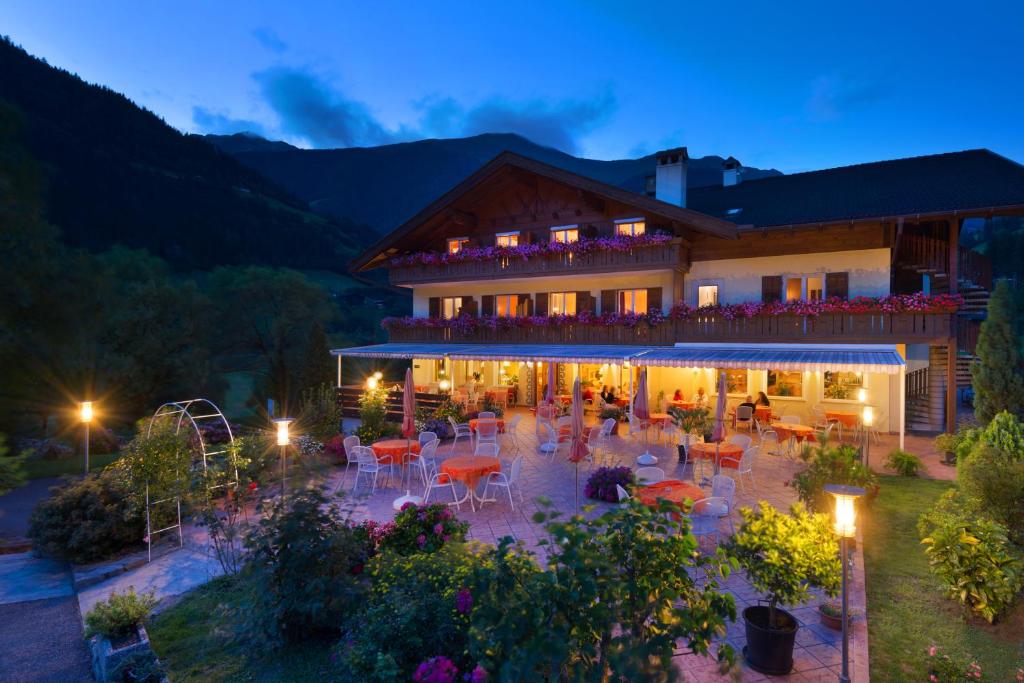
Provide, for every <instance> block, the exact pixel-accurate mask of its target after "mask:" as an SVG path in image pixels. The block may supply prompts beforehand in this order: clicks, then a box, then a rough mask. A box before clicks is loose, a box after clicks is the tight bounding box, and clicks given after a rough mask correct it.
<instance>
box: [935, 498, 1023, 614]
mask: <svg viewBox="0 0 1024 683" xmlns="http://www.w3.org/2000/svg"><path fill="white" fill-rule="evenodd" d="M965 507H966V506H965V505H964V501H963V498H962V497H961V496H960V495H958V494H957V493H956V492H952V491H951V492H950V493H949V494H947V495H946V496H944V497H943V498H942V499H941V500H940V501H939V503H938V504H937V505H936V506H935V508H934V509H933V510H931V511H930V512H928V513H925V514H924V515H922V516H921V519H920V520H919V521H918V531H919V533H920V535H921V537H922V538H921V543H923V544H924V545H925V546H926V548H925V554H926V555H927V556H928V564H929V565H930V566H931V570H932V573H933V574H935V575H936V577H938V579H939V581H941V582H942V584H943V587H944V588H945V590H946V593H947V594H948V595H949V596H950V597H951V598H953V599H955V600H959V601H960V602H961V603H962V604H963V605H964V606H965V607H967V608H968V609H969V610H971V611H972V612H975V613H977V614H979V615H980V616H982V617H983V618H985V619H986V620H987V621H989V622H990V623H991V622H993V621H995V620H996V619H997V618H998V617H999V616H1000V615H1001V614H1003V613H1004V612H1005V611H1006V610H1007V609H1008V608H1009V607H1010V605H1012V604H1013V601H1014V599H1015V597H1016V595H1017V593H1018V591H1020V589H1021V571H1022V562H1021V558H1020V556H1019V554H1018V553H1019V551H1018V550H1017V549H1016V548H1015V547H1014V546H1013V545H1012V544H1011V543H1010V541H1009V539H1008V537H1007V532H1006V527H1004V526H1003V525H1002V524H999V523H998V522H995V521H992V520H990V519H986V518H984V517H981V516H978V515H975V514H973V513H971V512H967V511H965Z"/></svg>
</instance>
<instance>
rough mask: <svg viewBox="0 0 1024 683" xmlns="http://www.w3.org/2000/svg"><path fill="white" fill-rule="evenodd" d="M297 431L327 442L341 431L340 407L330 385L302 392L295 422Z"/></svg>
mask: <svg viewBox="0 0 1024 683" xmlns="http://www.w3.org/2000/svg"><path fill="white" fill-rule="evenodd" d="M296 422H297V424H298V429H299V431H301V432H303V433H305V434H308V435H310V436H312V437H315V438H316V439H317V440H319V441H327V440H328V439H330V438H331V437H333V436H335V435H336V434H338V432H340V431H341V405H340V404H339V403H338V398H337V396H336V395H335V390H334V387H332V386H331V385H330V384H321V385H320V386H317V387H313V388H311V389H307V390H305V391H304V392H302V408H301V409H300V411H299V418H298V420H297V421H296Z"/></svg>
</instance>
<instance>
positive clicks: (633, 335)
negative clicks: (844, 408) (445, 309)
mask: <svg viewBox="0 0 1024 683" xmlns="http://www.w3.org/2000/svg"><path fill="white" fill-rule="evenodd" d="M953 318H954V316H953V315H952V314H950V313H829V314H823V315H817V316H799V315H778V316H757V317H752V318H742V319H731V320H730V319H727V318H724V317H720V316H714V315H708V316H700V317H697V318H694V319H690V320H667V321H665V322H664V323H661V324H659V325H656V326H653V327H652V326H649V325H643V324H641V325H637V326H636V327H626V326H624V325H611V326H600V325H581V324H567V325H538V326H534V327H520V328H514V329H507V330H499V329H493V328H490V327H478V328H476V329H474V330H472V331H470V332H460V331H458V330H455V329H452V328H439V327H398V328H394V329H392V330H391V331H390V340H391V341H393V342H433V343H444V342H451V343H470V344H472V343H484V344H638V345H651V346H671V345H672V344H675V343H676V342H752V343H753V342H769V343H771V342H775V343H788V342H819V343H834V344H842V343H854V344H863V343H890V344H897V343H909V342H917V343H923V342H928V341H935V340H940V339H941V340H943V341H945V340H947V339H948V338H949V337H950V335H951V331H952V329H953V328H952V324H953V323H952V321H953Z"/></svg>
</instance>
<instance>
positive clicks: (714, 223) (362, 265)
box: [349, 152, 738, 270]
mask: <svg viewBox="0 0 1024 683" xmlns="http://www.w3.org/2000/svg"><path fill="white" fill-rule="evenodd" d="M508 167H514V168H518V169H521V170H523V171H526V172H528V173H533V174H536V175H538V176H541V177H544V178H548V179H549V180H553V181H555V182H558V183H563V184H565V185H569V186H571V187H575V188H579V189H581V190H584V191H586V192H590V193H593V194H595V195H598V196H600V197H603V198H605V199H610V200H613V201H616V202H620V203H622V204H628V205H631V206H633V207H635V208H637V209H639V210H640V211H643V212H645V213H650V214H654V215H658V216H661V217H663V218H666V219H668V220H670V221H676V222H678V223H681V224H683V225H685V226H686V227H688V228H690V229H692V230H696V231H698V232H703V233H706V234H709V235H713V236H715V237H723V238H727V239H735V238H736V236H737V233H738V230H737V226H736V224H735V223H733V222H731V221H729V220H726V219H724V218H717V217H713V216H708V215H705V214H703V213H700V212H698V211H694V210H693V209H689V208H683V207H680V206H676V205H674V204H669V203H667V202H663V201H660V200H658V199H654V198H652V197H648V196H646V195H642V194H637V193H636V192H630V191H629V190H624V189H622V188H621V187H616V186H615V185H609V184H607V183H603V182H600V181H598V180H594V179H593V178H588V177H586V176H581V175H579V174H576V173H572V172H570V171H566V170H564V169H561V168H557V167H555V166H551V165H549V164H545V163H542V162H540V161H536V160H534V159H529V158H527V157H524V156H520V155H519V154H515V153H513V152H502V153H501V154H499V155H498V156H496V157H495V158H494V159H492V160H491V161H489V162H487V163H486V164H484V165H483V166H482V167H481V168H480V169H479V170H477V171H476V172H474V173H473V174H472V175H470V176H469V177H468V178H466V179H465V180H463V181H462V182H460V183H459V184H458V185H456V186H455V187H453V188H452V189H451V190H449V191H448V192H446V193H445V194H443V195H442V196H441V197H439V198H438V199H436V200H435V201H433V202H431V203H430V204H429V205H428V206H426V207H425V208H424V209H423V210H421V211H420V212H419V213H417V214H416V215H415V216H413V217H412V218H410V219H409V220H407V221H406V222H405V223H403V224H402V225H400V226H399V227H397V228H395V229H394V230H392V231H391V232H390V233H388V234H387V235H385V236H384V237H382V238H381V239H379V240H377V242H375V243H374V244H372V245H371V246H370V247H368V248H367V249H366V251H364V252H363V253H362V254H361V255H360V256H359V257H357V258H356V259H354V260H353V261H352V262H351V263H350V264H349V267H350V268H351V269H352V270H365V269H367V268H372V267H373V266H375V265H378V264H379V260H380V259H381V257H382V256H383V255H384V252H385V251H386V250H388V249H391V248H394V247H396V246H397V245H399V244H401V242H402V240H403V239H404V238H406V237H407V236H409V235H410V234H411V233H413V232H415V231H416V229H417V228H419V227H420V226H422V225H423V224H424V223H426V222H427V221H428V220H430V219H431V218H433V217H434V216H436V215H437V214H438V213H440V212H442V211H444V210H445V209H447V208H448V207H449V206H451V205H452V204H453V203H454V202H455V201H457V200H458V199H459V198H460V197H462V196H464V195H465V194H467V193H468V192H471V191H472V190H473V189H475V188H476V187H478V186H479V185H481V184H482V183H484V182H486V181H487V179H488V178H490V177H491V176H493V175H494V174H495V173H497V172H498V171H500V170H502V169H504V168H508Z"/></svg>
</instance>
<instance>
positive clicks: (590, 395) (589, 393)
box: [583, 384, 594, 401]
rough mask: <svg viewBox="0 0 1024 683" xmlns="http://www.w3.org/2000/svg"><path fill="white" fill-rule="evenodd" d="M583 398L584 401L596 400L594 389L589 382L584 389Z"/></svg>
mask: <svg viewBox="0 0 1024 683" xmlns="http://www.w3.org/2000/svg"><path fill="white" fill-rule="evenodd" d="M583 400H584V401H593V400H594V390H593V389H592V388H591V387H590V385H589V384H588V385H587V386H586V387H585V388H584V389H583Z"/></svg>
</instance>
